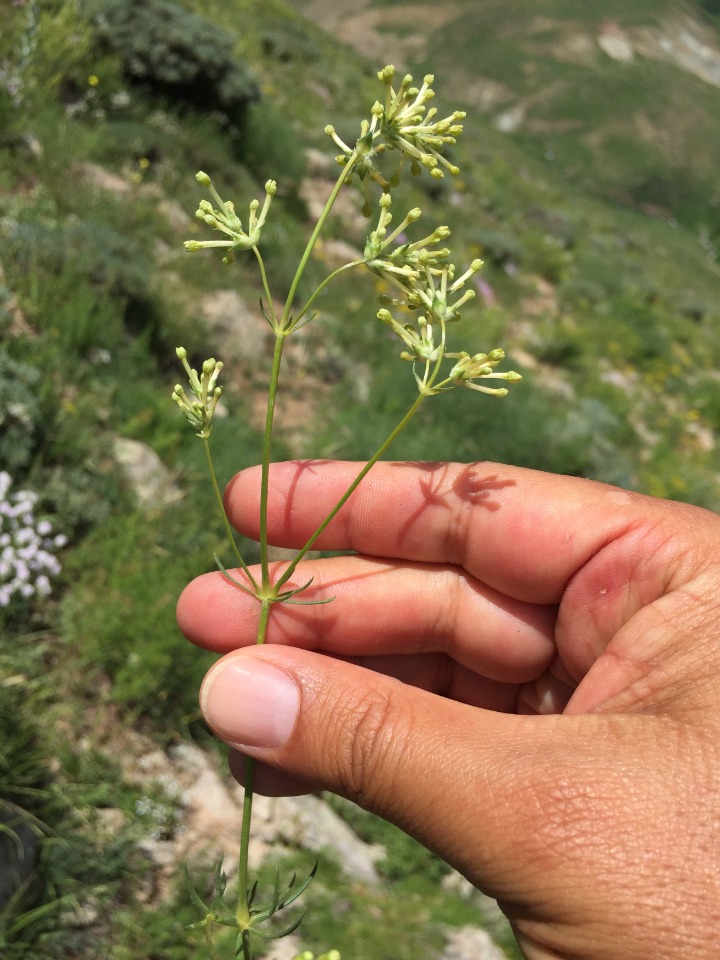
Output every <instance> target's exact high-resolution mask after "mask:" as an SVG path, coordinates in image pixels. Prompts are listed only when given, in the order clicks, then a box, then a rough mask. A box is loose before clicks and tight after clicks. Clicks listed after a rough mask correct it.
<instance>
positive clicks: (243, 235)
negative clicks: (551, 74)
mask: <svg viewBox="0 0 720 960" xmlns="http://www.w3.org/2000/svg"><path fill="white" fill-rule="evenodd" d="M378 79H379V80H380V82H381V84H382V85H383V93H382V96H381V98H380V99H378V100H377V101H376V102H375V103H374V104H373V105H372V107H371V109H370V115H369V118H367V119H364V120H363V121H362V122H361V124H360V131H359V135H358V136H357V138H356V139H355V141H354V143H353V142H351V143H346V142H345V141H344V140H343V139H341V137H340V136H339V135H338V133H337V132H336V130H335V128H334V127H332V126H331V125H328V126H327V127H326V128H325V132H326V133H327V135H328V136H329V137H330V138H331V139H332V141H333V143H334V144H335V145H336V146H337V147H338V148H339V150H340V153H339V154H338V155H337V157H336V160H337V162H338V164H339V165H340V166H341V168H342V169H341V172H340V174H339V176H338V178H337V181H336V183H335V185H334V187H333V189H332V191H331V193H330V195H329V197H328V199H327V202H326V204H325V207H324V209H323V211H322V213H321V214H320V216H319V218H318V220H317V222H316V224H315V225H314V228H313V229H312V232H311V234H310V237H309V240H308V241H307V244H306V246H305V249H304V250H303V251H302V253H301V255H300V258H299V263H298V267H297V270H296V273H295V276H294V278H293V281H292V283H291V285H290V290H289V293H288V295H287V299H286V301H285V304H284V307H283V309H282V311H277V310H276V308H275V306H274V303H275V301H274V299H273V296H272V294H271V287H270V282H269V279H268V276H267V273H266V270H265V264H264V261H263V257H262V253H261V251H260V244H261V240H262V233H263V228H264V226H265V224H266V222H267V218H268V216H269V213H270V207H271V203H272V200H273V197H274V196H275V194H276V191H277V185H276V182H275V181H274V180H268V181H267V182H266V184H265V199H264V201H263V203H262V207H261V204H260V201H259V200H257V199H254V200H252V201H251V203H250V205H249V210H248V217H247V221H246V223H243V221H242V220H241V219H240V217H239V216H238V215H237V213H236V210H235V205H234V203H233V202H232V201H230V200H225V199H223V198H222V196H221V195H220V193H219V192H218V190H217V189H216V188H215V186H214V184H213V182H212V180H211V178H210V177H209V176H208V174H207V173H205V172H203V171H201V172H199V173H198V174H197V175H196V179H197V181H198V182H199V183H200V184H201V185H202V186H204V187H205V188H206V189H207V190H208V192H209V194H210V198H211V200H206V199H203V200H201V201H200V204H199V206H198V209H197V211H196V216H197V218H198V220H200V221H201V222H202V223H203V224H204V225H206V226H208V227H210V228H212V230H214V231H215V233H216V234H219V238H218V239H213V240H187V241H186V242H185V249H186V250H187V251H188V252H189V253H196V252H198V251H200V250H206V249H219V250H221V251H222V253H223V262H224V263H226V264H229V263H231V262H232V261H233V258H234V255H235V254H236V253H239V252H242V251H248V252H250V253H251V254H252V255H253V256H254V257H255V259H256V260H257V263H258V267H259V272H260V279H261V283H262V287H263V291H264V297H265V299H264V306H263V312H264V315H265V317H266V319H267V321H268V323H269V324H270V327H271V328H272V331H273V334H274V337H275V347H274V352H273V364H272V370H271V373H270V377H269V382H268V394H267V414H266V420H265V432H264V439H263V455H262V479H261V490H260V517H259V528H260V563H259V569H256V570H254V571H253V570H250V568H249V567H248V566H247V564H246V563H245V560H244V559H243V557H242V554H241V552H240V550H239V549H238V546H237V543H236V540H235V536H234V533H233V531H232V528H231V526H230V523H229V521H228V518H227V516H226V515H225V510H224V507H223V501H222V496H221V493H220V490H219V487H218V484H217V479H216V477H215V471H214V468H213V462H212V456H211V454H210V444H209V438H210V433H211V430H212V424H213V417H214V415H215V412H216V409H217V404H218V400H219V398H220V395H221V392H222V388H221V387H220V386H218V383H217V380H218V375H219V373H220V371H221V369H222V363H220V362H218V361H216V360H214V359H210V360H206V361H205V362H204V363H203V364H202V368H201V370H200V371H197V370H195V369H193V368H192V367H191V366H190V364H189V362H188V359H187V352H186V350H185V349H184V348H183V347H179V348H178V349H177V355H178V357H179V359H180V360H181V362H182V364H183V367H184V369H185V373H186V374H187V377H188V382H189V386H190V393H189V394H188V393H187V392H186V391H185V389H184V388H183V387H182V386H181V385H179V384H178V385H177V386H176V387H175V389H174V390H173V395H172V397H173V400H174V401H175V402H176V403H177V404H178V406H179V407H180V409H181V410H182V411H183V413H184V415H185V417H186V418H187V420H188V421H189V423H190V424H191V425H192V427H193V429H194V430H195V432H196V433H197V435H198V437H200V439H201V441H202V443H203V445H204V448H205V452H206V456H207V461H208V467H209V471H210V476H211V480H212V484H213V488H214V492H215V500H216V503H217V506H218V509H219V511H220V513H221V515H222V518H223V522H224V525H225V530H226V533H227V538H228V543H229V545H230V549H231V550H232V552H233V554H234V556H235V558H236V559H237V561H238V562H239V564H240V568H241V573H239V574H237V575H235V576H233V575H231V574H230V573H229V572H228V571H227V570H226V568H225V566H224V565H223V563H222V562H221V560H220V559H219V558H217V557H216V561H217V564H218V567H219V569H220V571H221V572H222V574H223V575H224V576H225V577H226V578H227V579H228V580H229V581H231V582H232V583H233V584H234V585H235V586H236V587H237V588H238V589H240V590H243V591H244V592H246V593H248V594H250V595H252V596H253V597H255V598H256V600H257V602H258V604H259V607H260V617H259V626H258V634H257V642H258V643H264V641H265V636H266V632H267V626H268V622H269V618H270V615H271V610H272V608H273V605H274V604H276V603H296V604H310V603H328V602H331V601H332V598H329V599H324V600H306V599H303V598H302V594H303V592H304V591H305V590H306V589H307V587H308V586H309V585H310V582H311V581H308V582H307V583H304V584H303V585H302V586H300V587H297V588H294V589H289V588H287V587H285V585H286V584H287V583H288V581H289V579H290V578H291V577H292V575H293V573H294V571H295V569H296V567H297V565H298V564H299V563H300V561H301V560H302V559H303V557H304V556H305V555H306V554H307V552H308V551H309V550H310V549H311V548H312V546H313V544H314V543H315V542H316V540H317V538H318V537H319V536H320V535H321V533H322V532H323V530H324V529H325V528H326V527H327V525H328V524H329V523H330V521H331V520H332V519H333V517H334V516H335V515H336V514H337V512H338V511H339V510H340V508H341V507H342V505H343V504H344V503H345V501H346V500H347V499H348V497H349V496H350V495H351V494H352V492H353V491H354V490H355V489H356V487H357V486H358V485H359V484H360V483H361V482H362V480H363V478H364V477H365V476H366V475H367V473H368V471H369V470H370V469H371V468H372V466H373V465H374V464H375V463H376V462H377V460H379V459H380V458H381V457H382V456H383V455H384V454H385V452H386V451H387V450H388V449H389V447H390V446H391V444H392V443H393V441H394V440H395V438H396V437H397V436H398V435H399V434H400V432H401V431H402V430H404V429H405V427H406V426H407V425H408V424H409V422H410V421H411V420H412V418H413V417H414V416H415V414H416V413H417V412H418V410H419V408H420V406H421V404H422V403H423V402H424V401H425V400H426V399H427V398H429V397H432V396H435V395H437V394H441V393H447V392H448V391H451V390H453V389H454V388H458V387H462V388H466V389H470V390H473V391H475V392H477V393H484V394H489V395H491V396H493V397H504V396H505V395H506V394H507V392H508V390H507V387H506V386H499V385H498V381H502V382H504V383H505V384H510V383H513V382H515V381H518V380H520V379H521V377H520V375H519V374H518V373H515V372H514V371H512V370H505V371H503V370H499V369H497V368H498V366H499V364H500V363H501V362H502V361H503V359H504V357H505V354H504V352H503V350H502V349H500V348H498V347H496V348H494V349H491V350H489V351H487V352H484V351H478V350H477V349H472V350H462V349H456V348H454V347H452V348H451V347H450V346H449V344H448V337H449V328H451V327H452V325H453V324H454V323H456V322H457V320H459V319H460V316H461V313H462V311H463V310H464V309H465V308H466V307H467V305H468V304H469V303H470V302H471V301H472V299H473V297H474V296H475V291H474V290H473V289H472V287H468V286H467V284H468V281H469V280H470V279H471V278H472V277H473V276H474V275H475V274H476V273H477V271H478V270H480V269H481V267H482V261H481V260H473V261H472V262H471V263H470V264H469V266H467V267H465V268H459V267H457V266H456V264H455V263H454V262H453V260H452V251H451V249H450V247H449V246H448V240H449V238H450V228H449V227H448V226H445V225H440V226H436V227H434V228H433V229H431V230H430V231H429V232H427V231H426V232H425V233H424V235H422V236H419V237H418V238H417V239H414V240H407V239H405V237H406V233H407V232H408V231H410V232H412V229H413V226H414V225H415V224H416V223H417V222H418V221H419V220H420V219H421V216H422V211H421V210H420V209H419V208H417V207H415V208H413V209H412V210H410V211H408V212H407V213H406V214H405V216H404V217H403V218H402V219H401V220H400V222H399V223H398V224H397V225H396V226H393V212H392V205H393V199H392V192H393V189H394V188H395V187H396V186H397V184H398V183H399V182H400V179H401V176H402V174H403V171H404V170H405V169H406V168H408V167H409V170H410V173H411V174H415V175H418V174H421V173H422V172H423V171H426V172H427V173H429V175H430V176H431V177H434V178H436V179H440V178H442V177H444V176H445V174H446V173H449V174H451V175H455V174H457V173H459V170H458V167H457V166H456V165H455V164H454V163H452V162H451V161H450V160H449V159H448V157H447V156H446V155H445V150H446V148H447V147H449V146H452V145H453V144H454V143H455V142H456V140H457V137H458V136H459V135H460V134H461V133H462V129H463V127H462V122H461V121H462V120H463V119H464V118H465V114H464V113H463V112H462V111H460V110H455V111H453V112H452V113H450V114H449V115H448V116H445V117H442V118H441V117H439V116H438V111H437V109H436V108H435V107H433V106H430V103H431V101H432V100H433V99H434V96H435V93H434V90H433V88H432V84H433V82H434V79H433V77H432V75H428V76H426V77H424V78H423V82H422V84H421V85H420V86H419V87H417V86H415V85H414V84H413V79H412V77H411V76H410V75H406V76H404V77H403V78H402V80H401V81H400V83H399V85H397V86H396V85H395V70H394V68H393V67H392V66H387V67H385V68H384V69H382V70H381V71H380V72H379V73H378ZM394 158H396V159H397V162H396V163H394V167H393V162H394ZM355 182H357V183H358V184H359V185H360V187H361V190H362V193H363V198H364V202H363V213H364V214H365V216H366V217H371V216H372V210H373V207H374V206H375V205H376V204H377V211H378V212H377V220H376V221H375V226H374V229H372V230H371V231H370V232H369V234H368V236H367V240H366V243H365V247H364V250H363V253H362V256H360V257H359V258H358V259H357V260H353V261H350V262H349V263H346V264H344V265H343V266H341V267H339V268H338V269H336V270H334V271H333V272H332V273H330V274H328V276H327V277H325V279H324V280H323V281H322V282H321V283H320V285H319V286H318V288H317V289H316V290H315V292H314V293H313V294H312V295H311V296H310V297H309V298H308V299H307V301H305V302H304V303H298V302H296V297H297V291H298V287H299V283H300V279H301V277H302V275H303V272H304V270H305V266H306V265H307V262H308V260H309V258H310V256H311V254H312V251H313V249H314V247H315V244H316V242H317V240H318V237H319V236H320V234H321V232H322V230H323V227H324V226H325V223H326V221H327V218H328V216H329V214H330V212H331V210H332V208H333V205H334V203H335V200H336V199H337V196H338V194H339V193H340V191H341V190H342V189H343V188H344V187H346V186H347V185H349V184H353V183H355ZM375 197H377V199H375ZM350 269H365V270H368V271H369V272H370V273H372V274H375V275H376V276H379V277H381V278H382V279H383V280H384V281H385V282H386V284H387V285H389V287H390V289H391V291H392V293H393V296H383V297H381V298H380V304H379V310H377V318H378V319H379V320H380V322H381V324H383V325H385V326H386V327H388V328H389V329H390V330H391V331H392V332H393V333H394V334H395V335H396V336H397V337H398V339H399V340H400V342H401V344H402V349H401V351H400V354H399V357H400V360H401V361H406V362H409V363H410V364H412V371H413V375H414V378H415V382H416V384H417V388H418V392H417V396H416V398H415V400H414V401H413V403H412V405H411V406H410V408H409V409H408V411H407V412H406V414H405V416H404V417H403V418H402V419H401V420H400V422H399V423H398V425H397V426H396V427H395V429H394V430H393V431H392V432H391V433H390V435H389V436H388V437H386V438H385V440H384V441H383V442H382V443H381V444H380V445H379V447H378V449H377V450H376V452H375V454H374V455H373V456H372V457H371V458H370V459H369V460H368V462H367V464H365V466H363V468H362V469H361V470H360V471H359V473H358V474H357V476H356V477H355V479H354V481H353V482H352V483H351V484H350V486H349V487H348V489H347V490H346V491H345V493H344V494H343V496H342V497H341V498H340V499H339V500H338V502H337V503H336V504H335V506H334V507H333V509H332V510H331V511H330V513H329V514H328V516H327V517H326V518H325V520H324V521H323V522H322V523H321V524H320V526H319V527H318V529H317V530H316V531H315V532H314V533H313V534H312V536H311V537H310V538H309V539H308V541H307V542H306V543H305V545H304V546H303V547H302V548H301V549H300V550H299V551H298V552H297V554H296V555H295V557H294V558H293V559H292V560H291V561H290V562H289V563H288V564H287V565H286V566H285V568H284V569H283V571H282V572H274V573H273V571H271V569H270V564H269V558H268V543H267V507H268V492H269V468H270V461H271V451H272V435H273V418H274V411H275V402H276V397H277V392H278V385H279V378H280V369H281V359H282V353H283V348H284V344H285V341H286V339H287V337H288V336H290V335H291V334H292V333H293V331H295V330H297V329H298V328H299V327H301V326H303V325H304V324H306V323H309V322H310V321H311V320H312V317H313V314H312V311H311V308H312V306H313V304H314V303H315V300H316V299H317V298H318V296H319V295H320V294H321V293H322V291H323V290H324V289H325V288H326V287H327V286H328V284H330V283H332V282H333V281H334V280H336V279H337V278H338V277H339V276H340V274H342V273H344V272H345V271H347V270H350ZM253 777H254V763H253V761H252V759H247V760H246V763H245V776H244V782H245V799H244V809H243V824H242V830H241V837H240V857H239V865H238V890H237V904H236V906H234V907H232V906H230V905H229V904H228V903H227V900H226V897H225V888H226V885H227V877H226V875H225V874H224V873H223V871H222V869H221V866H220V864H218V867H217V869H216V874H215V895H214V898H213V900H212V901H211V902H210V903H206V902H205V901H204V900H202V899H201V898H200V897H199V896H198V894H197V893H195V891H194V890H193V891H191V893H192V896H193V900H194V901H195V903H196V905H197V906H198V909H199V910H200V912H201V917H202V919H201V920H200V921H199V922H198V923H197V924H196V925H195V926H197V927H199V928H202V929H203V930H204V935H205V939H206V942H207V945H208V950H209V953H210V956H211V957H212V958H213V960H215V958H217V957H218V954H217V951H216V948H215V940H214V937H215V933H216V932H217V927H218V926H220V927H222V926H226V927H227V926H229V927H232V928H234V929H235V931H236V938H235V948H234V954H233V956H234V957H236V958H242V960H252V956H253V952H252V938H253V937H258V938H260V939H265V940H266V939H273V938H276V937H280V936H285V935H286V934H288V933H290V932H292V931H293V930H295V929H297V927H298V925H299V923H300V921H301V919H302V914H299V915H298V914H295V915H294V916H291V917H290V918H289V919H288V920H287V921H286V922H285V923H284V924H283V925H281V926H280V927H278V926H276V925H275V924H276V922H277V921H276V919H275V918H276V916H277V915H278V914H279V913H281V912H282V911H284V910H286V909H287V908H288V907H290V906H291V905H292V904H295V903H296V901H297V899H298V897H299V896H300V894H301V893H302V892H303V891H304V890H305V888H306V887H307V885H308V883H309V882H310V880H311V879H312V877H313V875H314V870H313V871H311V873H310V876H309V877H308V878H307V879H306V880H304V881H303V882H301V883H297V884H296V881H295V877H294V876H293V877H291V878H290V880H289V881H287V882H284V883H281V881H280V878H279V876H278V877H276V880H275V884H274V888H273V890H272V891H271V893H270V894H269V895H266V896H264V897H259V896H258V891H257V883H255V884H250V882H249V879H248V850H249V840H250V823H251V814H252V799H253ZM311 958H312V954H309V953H307V952H306V953H302V954H300V955H299V956H298V957H297V958H296V960H311ZM318 960H339V954H338V953H337V951H335V950H332V951H330V952H329V953H327V954H323V956H322V957H321V958H318Z"/></svg>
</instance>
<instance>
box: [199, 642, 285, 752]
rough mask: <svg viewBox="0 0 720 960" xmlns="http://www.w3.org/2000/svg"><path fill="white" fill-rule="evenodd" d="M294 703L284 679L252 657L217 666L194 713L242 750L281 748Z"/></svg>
mask: <svg viewBox="0 0 720 960" xmlns="http://www.w3.org/2000/svg"><path fill="white" fill-rule="evenodd" d="M299 703H300V696H299V693H298V688H297V686H296V684H295V683H294V682H293V681H292V680H291V679H290V677H288V676H287V674H285V673H283V672H282V671H281V670H278V669H277V668H275V667H272V666H270V665H269V664H267V663H264V662H262V661H261V660H258V659H256V658H255V657H252V656H250V657H248V656H235V657H230V658H228V659H227V660H224V661H220V663H219V664H218V665H217V666H216V667H213V669H212V670H210V672H209V673H208V675H207V677H206V678H205V682H204V683H203V686H202V689H201V691H200V708H201V710H202V712H203V713H204V714H205V719H206V720H207V722H208V723H209V724H210V726H211V727H212V728H213V730H214V731H215V733H217V734H218V736H219V737H221V738H222V739H223V740H225V741H227V742H228V743H232V744H235V745H237V746H245V747H280V746H282V745H283V743H285V741H286V740H287V738H288V737H289V736H290V734H291V733H292V730H293V727H294V726H295V719H296V717H297V712H298V707H299Z"/></svg>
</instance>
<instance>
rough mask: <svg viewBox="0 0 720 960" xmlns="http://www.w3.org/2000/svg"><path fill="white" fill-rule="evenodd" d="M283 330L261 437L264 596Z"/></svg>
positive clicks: (267, 587)
mask: <svg viewBox="0 0 720 960" xmlns="http://www.w3.org/2000/svg"><path fill="white" fill-rule="evenodd" d="M286 336H287V333H286V332H285V330H282V329H278V330H276V331H275V349H274V351H273V364H272V371H271V373H270V383H269V385H268V399H267V413H266V415H265V433H264V435H263V452H262V476H261V480H260V568H261V574H262V591H263V594H264V595H265V596H268V595H269V591H270V589H271V583H270V568H269V566H268V542H267V508H268V490H269V486H270V454H271V449H272V432H273V419H274V417H275V399H276V397H277V387H278V380H279V378H280V362H281V360H282V352H283V347H284V345H285V337H286Z"/></svg>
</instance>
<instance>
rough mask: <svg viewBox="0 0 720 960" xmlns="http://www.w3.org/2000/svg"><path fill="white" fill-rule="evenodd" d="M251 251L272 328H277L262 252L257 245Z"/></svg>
mask: <svg viewBox="0 0 720 960" xmlns="http://www.w3.org/2000/svg"><path fill="white" fill-rule="evenodd" d="M253 253H254V254H255V259H256V260H257V262H258V266H259V267H260V277H261V278H262V285H263V290H264V291H265V297H266V299H267V304H268V310H269V311H270V318H271V319H272V324H273V330H276V329H277V317H276V316H275V306H274V304H273V300H272V295H271V293H270V287H269V285H268V279H267V274H266V273H265V261H264V260H263V258H262V254H261V253H260V251H259V250H258V248H257V247H253Z"/></svg>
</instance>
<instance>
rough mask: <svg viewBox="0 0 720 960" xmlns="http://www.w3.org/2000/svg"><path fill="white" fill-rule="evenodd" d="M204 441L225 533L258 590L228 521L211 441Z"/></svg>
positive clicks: (204, 438) (245, 571) (249, 578)
mask: <svg viewBox="0 0 720 960" xmlns="http://www.w3.org/2000/svg"><path fill="white" fill-rule="evenodd" d="M202 441H203V447H204V449H205V457H206V459H207V464H208V469H209V471H210V478H211V480H212V485H213V490H214V491H215V499H216V500H217V504H218V508H219V510H220V515H221V517H222V519H223V524H224V525H225V533H226V534H227V538H228V541H229V543H230V546H231V548H232V550H233V553H234V554H235V556H236V557H237V558H238V560H239V562H240V566H241V567H242V569H243V571H244V573H245V576H246V577H247V578H248V580H249V581H250V583H251V584H252V586H253V589H254V590H257V589H258V585H257V583H256V581H255V578H254V577H253V575H252V574H251V573H250V570H249V568H248V565H247V564H246V563H245V560H244V559H243V556H242V554H241V553H240V550H239V549H238V545H237V543H236V542H235V536H234V534H233V531H232V527H231V526H230V521H229V520H228V518H227V513H226V512H225V504H224V503H223V498H222V494H221V493H220V487H219V486H218V482H217V476H216V474H215V466H214V465H213V461H212V454H211V453H210V441H209V440H208V439H207V437H203V438H202Z"/></svg>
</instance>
